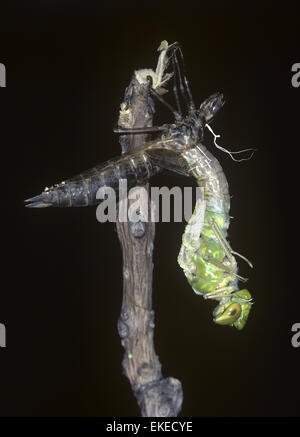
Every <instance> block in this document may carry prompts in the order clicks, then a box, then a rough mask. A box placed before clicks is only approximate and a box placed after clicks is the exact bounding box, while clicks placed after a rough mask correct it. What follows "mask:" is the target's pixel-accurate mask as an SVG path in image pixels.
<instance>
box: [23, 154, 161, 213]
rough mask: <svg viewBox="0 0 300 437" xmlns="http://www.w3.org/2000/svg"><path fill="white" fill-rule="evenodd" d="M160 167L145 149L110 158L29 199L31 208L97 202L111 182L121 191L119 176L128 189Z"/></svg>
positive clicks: (86, 204)
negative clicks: (124, 180)
mask: <svg viewBox="0 0 300 437" xmlns="http://www.w3.org/2000/svg"><path fill="white" fill-rule="evenodd" d="M159 171H160V169H159V167H157V166H155V165H154V164H153V163H152V162H151V161H150V159H149V157H148V156H147V154H146V153H145V152H140V153H137V154H134V155H133V154H128V155H124V156H122V157H118V158H115V159H112V160H110V161H107V162H106V163H104V164H100V165H98V166H96V167H93V168H92V169H89V170H87V171H85V172H82V173H80V174H79V175H77V176H75V177H73V178H71V179H68V180H66V181H63V182H61V183H60V184H57V185H55V186H54V187H51V188H46V189H45V190H44V191H43V192H42V193H41V194H40V195H38V196H35V197H32V198H30V199H27V200H26V201H25V202H26V206H27V207H29V208H46V207H51V206H52V207H61V208H65V207H80V206H89V205H97V204H99V203H100V202H101V200H100V199H97V198H96V194H97V191H98V190H99V188H101V187H103V186H105V185H106V186H109V187H111V188H113V189H114V190H115V191H116V194H117V195H118V191H119V180H120V179H126V180H127V187H128V189H130V188H132V187H134V186H135V185H137V184H144V183H145V182H146V181H147V180H148V179H149V178H150V177H151V176H153V175H154V174H156V173H158V172H159Z"/></svg>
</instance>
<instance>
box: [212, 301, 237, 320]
mask: <svg viewBox="0 0 300 437" xmlns="http://www.w3.org/2000/svg"><path fill="white" fill-rule="evenodd" d="M241 312H242V307H241V305H240V304H239V303H237V302H234V303H232V304H231V305H229V306H228V307H227V308H226V310H225V311H224V312H223V313H222V314H221V315H220V316H217V317H216V318H215V319H214V322H216V323H218V324H219V325H231V324H232V323H234V322H236V321H237V319H238V318H239V317H240V315H241Z"/></svg>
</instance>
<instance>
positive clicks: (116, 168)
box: [25, 41, 253, 330]
mask: <svg viewBox="0 0 300 437" xmlns="http://www.w3.org/2000/svg"><path fill="white" fill-rule="evenodd" d="M160 49H161V55H160V58H159V62H158V67H157V69H156V71H155V72H153V71H152V70H139V72H137V73H136V74H137V79H138V80H139V81H141V82H144V83H146V84H147V85H148V90H149V95H151V96H152V97H154V98H156V99H157V100H158V101H160V102H161V103H162V104H164V105H165V106H166V107H167V108H168V109H169V110H170V111H171V112H172V114H173V117H174V121H173V122H172V123H170V124H163V125H162V126H151V127H145V128H143V127H142V128H124V127H121V126H117V127H116V128H115V129H114V132H116V133H118V134H122V135H124V134H139V133H152V134H156V135H157V137H156V138H155V139H154V140H152V141H149V142H146V143H145V144H143V145H142V146H140V147H139V148H137V149H135V152H134V153H125V154H123V155H122V156H119V157H117V158H114V159H112V160H110V161H108V162H105V163H102V164H100V165H98V166H96V167H93V168H92V169H90V170H87V171H84V172H82V173H80V174H79V175H77V176H75V177H73V178H71V179H68V180H65V181H62V182H61V183H59V184H57V185H55V186H52V187H50V188H47V187H46V188H45V189H44V191H43V192H42V193H41V194H39V195H37V196H34V197H32V198H29V199H27V200H26V201H25V205H26V207H28V208H48V207H83V206H90V205H97V204H99V203H100V201H101V200H100V199H98V198H97V191H98V190H99V189H100V188H102V187H104V186H109V187H111V188H114V189H115V190H116V193H117V194H118V189H119V180H120V179H126V180H127V186H128V187H129V188H131V187H134V186H137V185H141V184H144V183H146V182H147V181H149V179H150V178H151V177H152V176H154V175H155V174H157V173H158V172H159V171H160V170H161V169H167V170H171V171H172V172H176V173H179V174H182V175H184V176H187V177H190V178H193V179H195V181H196V183H197V185H198V186H199V187H201V189H202V192H203V199H200V200H199V199H198V201H197V202H196V206H195V209H194V211H193V214H192V216H191V218H190V220H189V221H188V223H187V225H186V227H185V231H184V234H183V236H182V245H181V248H180V252H179V255H178V263H179V265H180V266H181V268H182V269H183V271H184V274H185V276H186V278H187V280H188V282H189V284H190V285H191V287H192V289H193V290H194V292H195V293H196V294H198V295H201V296H203V297H204V298H205V299H213V300H216V301H217V302H218V305H217V307H216V308H215V309H214V311H213V321H214V322H215V323H217V324H219V325H229V326H234V327H235V328H237V329H238V330H241V329H243V328H244V326H245V324H246V321H247V319H248V316H249V313H250V310H251V307H252V305H253V301H252V296H251V294H250V292H249V291H248V290H247V289H240V288H239V284H238V282H239V281H242V282H245V281H246V280H247V279H245V278H243V277H241V276H240V275H238V273H237V271H238V266H237V261H236V257H237V256H238V257H240V258H241V259H243V260H244V261H246V262H247V263H248V264H249V266H250V267H253V266H252V264H251V262H250V261H249V260H248V259H247V258H245V257H244V256H243V255H241V254H239V253H238V252H235V251H234V250H233V249H232V248H231V246H230V244H229V241H228V238H227V233H228V228H229V222H230V216H229V209H230V195H229V190H228V183H227V179H226V176H225V174H224V172H223V170H222V167H221V165H220V163H219V161H218V160H217V159H216V158H215V157H214V156H213V154H212V153H211V152H210V151H209V150H208V149H207V148H206V147H205V146H204V145H203V140H204V136H205V128H209V127H210V123H211V122H212V121H213V120H214V118H215V116H216V114H217V113H218V112H219V110H220V109H221V108H222V107H223V105H224V103H225V100H224V96H223V94H222V93H215V94H213V95H211V96H210V97H208V98H207V99H206V100H204V102H202V103H201V105H200V106H199V107H198V108H197V107H196V105H195V103H194V100H193V97H192V93H191V89H190V84H189V81H188V78H187V74H186V71H185V65H184V58H183V53H182V50H181V46H180V45H179V43H177V42H176V43H173V44H171V45H168V43H167V42H166V41H165V42H163V43H162V44H161V47H160ZM170 63H172V67H173V73H166V74H164V73H165V71H166V69H167V67H168V65H169V64H170ZM171 77H172V78H173V95H174V99H175V103H176V107H175V108H174V107H173V106H172V105H170V104H169V103H168V102H167V101H166V100H165V99H164V98H163V97H162V95H161V94H160V93H159V89H160V87H161V86H162V85H164V84H165V83H166V82H168V81H169V80H170V79H171ZM181 102H184V107H185V111H183V110H182V104H181ZM247 150H248V149H247Z"/></svg>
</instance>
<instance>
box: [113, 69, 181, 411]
mask: <svg viewBox="0 0 300 437" xmlns="http://www.w3.org/2000/svg"><path fill="white" fill-rule="evenodd" d="M153 114H154V105H153V101H152V99H151V98H150V97H149V92H148V85H147V84H140V83H139V82H138V81H137V80H136V78H135V76H133V78H132V80H131V82H130V85H129V86H128V88H127V89H126V91H125V97H124V101H123V103H122V104H121V110H120V117H119V122H118V124H119V126H120V127H123V128H133V127H145V126H152V121H153ZM147 140H149V138H148V136H147V135H144V134H135V135H122V136H121V137H120V144H121V147H122V152H123V153H124V152H127V151H129V152H134V150H135V148H136V147H138V146H139V145H141V144H144V143H145V142H146V141H147ZM145 188H146V190H147V191H148V193H149V184H147V185H146V186H145ZM148 198H149V196H148ZM124 201H126V202H128V208H129V207H130V200H128V199H126V200H124ZM131 202H132V201H131ZM148 217H149V220H148V222H143V221H139V222H130V221H128V222H119V221H117V232H118V237H119V240H120V243H121V248H122V251H123V302H122V309H121V314H120V318H119V320H118V331H119V335H120V337H121V343H122V346H123V347H124V349H125V353H124V358H123V363H122V364H123V369H124V373H125V375H126V376H127V378H128V379H129V381H130V384H131V387H132V390H133V393H134V395H135V397H136V399H137V402H138V404H139V407H140V410H141V415H142V416H146V417H175V416H177V414H178V413H179V411H180V410H181V405H182V400H183V393H182V387H181V383H180V381H179V380H178V379H175V378H172V377H168V378H163V376H162V372H161V364H160V362H159V358H158V356H157V355H156V353H155V349H154V341H153V336H154V326H155V324H154V311H153V309H152V272H153V262H152V254H153V245H154V235H155V223H154V222H153V223H152V222H151V220H150V217H151V211H150V201H149V202H148Z"/></svg>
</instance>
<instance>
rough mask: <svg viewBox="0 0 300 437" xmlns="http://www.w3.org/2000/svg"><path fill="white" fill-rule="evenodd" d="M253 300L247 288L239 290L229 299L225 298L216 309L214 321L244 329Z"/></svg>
mask: <svg viewBox="0 0 300 437" xmlns="http://www.w3.org/2000/svg"><path fill="white" fill-rule="evenodd" d="M251 301H252V298H251V294H250V293H249V291H248V290H245V289H244V290H240V291H237V292H236V293H234V294H233V295H231V297H230V298H229V299H228V298H224V300H223V301H221V302H220V304H219V305H218V306H217V307H216V308H215V310H214V313H213V316H214V322H215V323H218V325H231V326H235V327H236V328H237V329H238V330H241V329H243V328H244V326H245V324H246V322H247V319H248V316H249V313H250V310H251V305H252V302H251Z"/></svg>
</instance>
